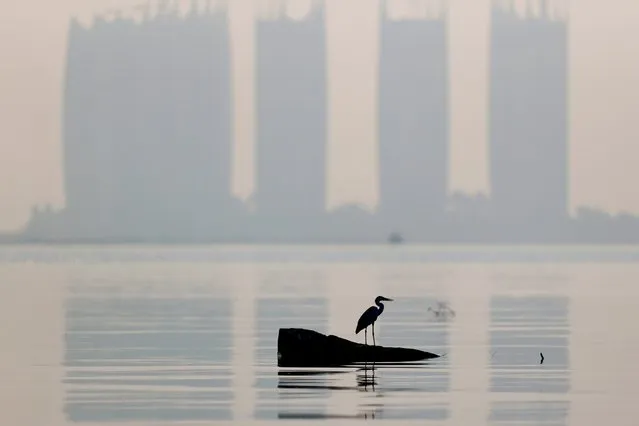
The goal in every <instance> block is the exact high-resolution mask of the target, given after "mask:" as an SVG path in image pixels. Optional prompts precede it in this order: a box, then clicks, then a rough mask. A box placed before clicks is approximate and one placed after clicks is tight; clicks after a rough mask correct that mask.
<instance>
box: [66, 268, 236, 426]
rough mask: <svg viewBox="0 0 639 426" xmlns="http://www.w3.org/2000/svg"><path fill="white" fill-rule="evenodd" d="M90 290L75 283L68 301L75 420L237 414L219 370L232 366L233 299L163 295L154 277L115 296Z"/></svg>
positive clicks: (70, 408) (70, 410) (70, 400)
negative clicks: (232, 409)
mask: <svg viewBox="0 0 639 426" xmlns="http://www.w3.org/2000/svg"><path fill="white" fill-rule="evenodd" d="M147 278H148V277H147ZM120 284H123V283H120ZM90 287H91V286H89V285H87V283H85V282H82V283H80V285H77V286H76V287H75V288H74V289H73V296H72V297H70V298H69V300H68V303H67V304H66V333H64V336H65V354H64V365H65V371H66V377H65V385H66V387H67V397H66V403H65V412H66V414H67V417H68V419H69V420H70V421H73V422H81V423H84V422H105V421H107V422H114V421H118V422H124V423H130V422H140V421H143V422H161V421H166V420H167V419H171V420H172V421H177V422H181V421H203V420H208V421H211V420H230V419H231V418H232V416H233V413H232V411H231V404H230V403H231V400H232V398H233V396H232V393H231V392H230V391H229V388H230V387H231V383H232V382H231V379H230V377H229V375H228V372H227V370H225V369H224V368H220V366H222V367H228V365H229V364H230V361H231V356H232V343H233V342H232V335H231V333H230V332H229V330H230V329H231V318H232V316H233V305H232V304H231V300H230V299H229V298H228V297H226V296H221V297H219V296H213V295H211V294H204V295H203V294H201V293H199V294H197V297H194V296H192V295H191V296H186V297H185V296H184V295H182V296H180V295H167V294H161V293H162V286H161V285H158V286H153V288H152V289H151V293H152V295H150V294H149V288H150V284H149V282H148V281H145V282H144V286H143V288H140V287H137V288H136V285H135V284H134V283H131V282H130V281H127V282H126V286H125V287H119V288H118V287H116V288H115V289H117V296H111V295H105V294H103V293H98V294H97V295H96V294H93V293H91V292H90V291H89V290H88V289H89V288H90ZM167 288H168V287H167ZM175 288H176V287H173V289H175ZM184 289H185V287H184V286H182V287H180V289H179V290H178V291H184ZM171 291H172V290H168V291H167V293H170V292H171ZM126 292H135V293H134V294H126ZM142 294H145V295H142ZM211 366H215V368H211Z"/></svg>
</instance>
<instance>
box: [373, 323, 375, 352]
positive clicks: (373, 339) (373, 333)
mask: <svg viewBox="0 0 639 426" xmlns="http://www.w3.org/2000/svg"><path fill="white" fill-rule="evenodd" d="M373 346H375V322H373Z"/></svg>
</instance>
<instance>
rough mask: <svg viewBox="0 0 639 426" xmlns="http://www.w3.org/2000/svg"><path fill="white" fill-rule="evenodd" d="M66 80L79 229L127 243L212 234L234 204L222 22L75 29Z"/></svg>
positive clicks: (206, 17) (196, 18)
mask: <svg viewBox="0 0 639 426" xmlns="http://www.w3.org/2000/svg"><path fill="white" fill-rule="evenodd" d="M66 77H67V78H66V85H65V93H64V135H63V138H64V153H65V154H64V159H65V165H64V171H65V189H66V199H67V214H68V215H69V217H71V218H72V220H73V227H74V228H75V229H80V228H82V229H83V231H79V232H81V233H89V234H91V235H94V236H112V237H121V238H138V237H181V236H183V237H188V236H196V235H201V234H203V233H206V232H208V231H209V228H210V225H211V221H212V220H214V219H215V217H216V216H219V215H223V214H225V211H226V210H228V208H229V204H230V202H231V196H230V173H231V170H230V164H231V76H230V46H229V36H228V24H227V15H226V12H225V11H223V10H220V11H218V10H216V11H211V10H207V11H203V12H197V11H196V10H195V9H193V10H191V11H190V13H188V14H187V15H186V16H180V15H179V14H178V13H177V12H176V11H171V10H160V11H159V13H158V15H157V16H155V17H153V18H150V17H146V18H145V19H144V20H143V21H142V22H141V23H138V22H136V21H134V20H132V19H125V18H116V19H114V20H109V21H107V20H104V19H101V18H98V19H96V21H95V22H94V23H93V25H92V26H90V27H83V26H81V25H79V24H77V23H75V22H74V23H72V24H71V28H70V37H69V52H68V63H67V76H66Z"/></svg>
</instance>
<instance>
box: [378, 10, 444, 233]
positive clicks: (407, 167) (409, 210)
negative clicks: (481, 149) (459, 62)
mask: <svg viewBox="0 0 639 426" xmlns="http://www.w3.org/2000/svg"><path fill="white" fill-rule="evenodd" d="M382 4H385V2H382ZM380 26H381V48H380V58H379V95H378V96H379V98H378V102H379V110H378V114H379V115H378V126H379V127H378V130H379V132H378V137H379V176H380V206H379V213H380V216H381V217H382V220H383V221H384V223H386V224H387V225H388V226H391V227H395V228H398V229H410V228H415V227H419V226H420V224H421V226H423V224H424V223H425V222H426V221H428V220H432V219H435V220H436V219H437V218H440V217H441V216H442V214H443V213H444V209H445V206H446V195H447V183H448V143H449V119H448V102H449V101H448V96H449V89H448V85H449V83H448V54H447V48H448V43H447V37H446V32H447V31H446V21H445V20H444V19H443V17H442V16H441V15H435V16H411V17H404V18H400V19H395V18H392V17H390V16H388V15H387V14H386V13H384V10H383V11H382V19H381V25H380Z"/></svg>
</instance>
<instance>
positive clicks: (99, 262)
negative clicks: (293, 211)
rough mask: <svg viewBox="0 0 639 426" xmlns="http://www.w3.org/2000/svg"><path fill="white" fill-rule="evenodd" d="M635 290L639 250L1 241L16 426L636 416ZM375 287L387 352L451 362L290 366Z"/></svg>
mask: <svg viewBox="0 0 639 426" xmlns="http://www.w3.org/2000/svg"><path fill="white" fill-rule="evenodd" d="M637 282H639V249H637V248H614V249H612V248H609V249H598V248H592V247H590V248H561V249H558V248H509V247H502V248H494V249H482V248H432V247H376V248H331V247H321V248H318V247H315V248H313V247H286V248H282V247H278V248H274V247H227V248H212V247H132V246H130V247H108V248H98V247H0V320H1V321H2V326H1V327H0V343H1V344H2V351H1V352H0V378H1V379H2V380H1V381H0V407H2V409H1V410H0V424H3V425H20V426H22V425H23V426H32V425H48V426H61V425H71V424H90V423H96V424H98V423H99V424H113V425H116V424H117V425H142V424H144V425H151V424H153V425H186V424H211V423H215V424H220V423H224V422H226V423H240V424H251V423H252V424H269V423H272V422H273V421H280V422H285V423H289V424H297V423H317V422H318V421H319V422H322V421H332V422H338V423H340V422H344V421H349V420H355V421H357V420H359V419H370V420H375V421H382V422H384V421H386V422H390V423H393V424H403V423H411V422H414V423H419V424H424V423H427V424H440V425H584V426H588V425H593V426H594V425H597V426H599V425H600V424H602V423H603V422H613V423H614V424H615V425H636V424H637V421H638V420H637V419H638V418H639V404H637V402H636V401H638V400H639V398H638V397H639V391H638V390H637V389H638V387H637V383H639V368H637V360H638V359H639V330H638V329H637V322H638V321H637V320H638V319H639V303H638V300H637V297H638V296H639V290H638V289H637ZM377 295H384V296H387V297H390V298H393V299H394V301H393V302H389V303H387V304H386V310H385V311H384V313H383V315H382V317H381V318H380V320H379V321H378V323H377V326H376V337H377V343H378V344H380V345H384V346H404V347H414V348H418V349H423V350H427V351H431V352H435V353H438V354H442V355H443V357H441V358H439V359H436V360H432V361H429V362H423V363H412V364H400V365H373V364H367V365H357V366H348V367H341V368H327V369H281V368H278V367H277V333H278V330H279V328H281V327H304V328H310V329H314V330H317V331H320V332H323V333H331V334H336V335H339V336H341V337H345V338H347V339H351V340H355V341H359V342H363V339H364V336H363V335H355V334H354V329H355V324H356V322H357V319H358V317H359V315H360V314H361V312H363V311H364V309H366V308H367V307H368V306H369V305H370V304H371V303H372V302H373V299H374V298H375V296H377ZM441 304H446V305H447V306H448V307H450V309H451V311H452V312H454V315H452V314H448V315H439V316H438V315H435V314H434V313H433V312H432V310H429V309H428V308H429V307H430V308H433V309H436V308H437V307H438V306H440V305H441ZM369 337H370V335H369ZM540 353H543V356H544V361H543V363H541V356H540Z"/></svg>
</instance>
